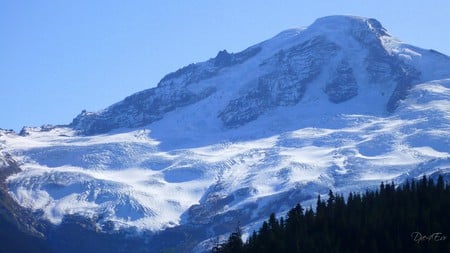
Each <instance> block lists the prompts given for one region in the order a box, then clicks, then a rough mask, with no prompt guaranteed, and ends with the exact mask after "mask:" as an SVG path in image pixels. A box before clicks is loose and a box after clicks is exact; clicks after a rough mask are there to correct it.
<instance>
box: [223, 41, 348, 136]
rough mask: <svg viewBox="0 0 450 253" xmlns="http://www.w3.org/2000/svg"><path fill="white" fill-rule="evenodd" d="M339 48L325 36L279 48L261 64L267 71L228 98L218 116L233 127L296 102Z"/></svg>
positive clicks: (226, 124) (228, 125) (227, 125)
mask: <svg viewBox="0 0 450 253" xmlns="http://www.w3.org/2000/svg"><path fill="white" fill-rule="evenodd" d="M338 50H339V47H338V46H337V45H336V44H334V43H333V42H331V41H328V40H327V39H326V38H325V37H315V38H313V39H311V40H309V41H306V42H304V43H301V44H300V45H297V46H294V47H292V48H290V49H289V50H287V51H286V52H285V51H284V50H281V51H280V52H278V53H277V54H276V55H274V56H273V57H271V58H269V59H267V60H266V61H264V62H263V63H262V64H261V65H260V68H261V69H263V70H265V71H264V72H269V73H267V74H264V75H262V76H260V77H259V78H258V82H257V85H256V87H255V88H253V89H250V90H249V91H248V92H247V94H245V95H244V96H242V97H239V98H237V99H234V100H231V101H230V102H229V104H228V105H227V106H226V107H225V108H224V109H223V110H222V111H221V112H220V113H219V115H218V117H219V118H220V119H221V120H222V122H223V124H224V125H225V126H226V127H229V128H236V127H239V126H241V125H244V124H246V123H248V122H250V121H253V120H255V119H256V118H258V116H260V115H261V114H263V113H264V112H266V111H267V110H268V109H271V108H273V107H276V106H289V105H295V104H297V103H298V102H300V100H301V99H302V97H303V95H304V93H305V91H306V88H307V85H308V83H310V82H311V81H313V80H314V79H315V78H316V77H317V76H318V75H319V74H320V72H321V70H322V65H323V64H325V63H326V57H331V56H333V55H334V54H336V52H337V51H338ZM267 70H269V71H267Z"/></svg>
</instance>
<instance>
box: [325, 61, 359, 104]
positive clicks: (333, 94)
mask: <svg viewBox="0 0 450 253" xmlns="http://www.w3.org/2000/svg"><path fill="white" fill-rule="evenodd" d="M325 93H327V95H328V99H329V100H330V101H331V102H333V103H341V102H344V101H347V100H349V99H351V98H352V97H354V96H356V95H358V84H357V82H356V79H355V76H354V75H353V69H352V68H351V67H350V66H349V64H348V62H347V61H341V62H340V64H339V65H338V66H337V68H336V73H335V76H334V77H333V79H332V80H331V82H329V83H327V86H326V87H325Z"/></svg>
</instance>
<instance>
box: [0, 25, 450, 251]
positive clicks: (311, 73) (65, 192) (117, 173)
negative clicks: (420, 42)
mask: <svg viewBox="0 0 450 253" xmlns="http://www.w3.org/2000/svg"><path fill="white" fill-rule="evenodd" d="M0 145H1V146H0V148H1V149H2V150H1V151H2V152H7V153H10V154H12V155H13V157H14V159H15V160H16V161H18V162H20V164H21V168H22V170H23V171H22V172H20V173H18V174H15V175H12V176H10V177H9V178H8V179H7V182H8V185H9V189H10V194H11V196H12V197H13V198H14V199H15V200H16V201H17V202H18V203H19V204H21V205H22V206H25V207H29V208H31V209H33V210H42V215H43V217H45V218H46V219H48V220H50V221H51V222H53V223H55V224H58V223H59V222H61V220H62V218H63V216H64V215H67V214H75V213H76V214H82V215H85V216H87V217H91V218H92V219H93V220H95V221H96V223H97V225H98V227H99V228H101V229H103V230H104V231H109V230H111V229H121V228H130V227H136V228H138V229H140V230H151V231H161V230H164V229H166V228H169V227H176V226H183V225H186V224H197V225H199V226H200V224H202V225H204V227H202V228H208V232H207V233H206V235H203V236H200V237H199V238H197V240H199V241H201V240H206V239H208V238H209V237H214V236H215V235H220V234H224V233H227V232H229V231H230V226H231V228H232V227H233V226H235V225H236V224H237V222H240V224H241V225H243V226H246V225H249V227H248V228H250V227H251V224H256V223H257V222H258V221H260V220H261V219H264V218H266V217H268V214H269V213H270V212H276V213H283V212H284V211H286V210H288V209H289V208H291V207H292V206H293V205H295V204H296V203H297V202H304V203H306V204H308V203H312V202H311V201H312V200H313V199H315V198H316V196H317V194H325V193H327V192H328V189H332V190H333V191H336V192H342V193H347V192H349V191H359V190H364V189H366V188H371V187H374V186H377V185H378V184H379V183H380V181H382V180H385V181H388V180H389V181H390V180H398V181H399V182H401V181H402V180H404V179H405V178H407V177H416V176H420V175H422V174H432V173H436V172H440V173H449V172H450V58H449V57H447V56H444V55H442V54H439V53H437V52H435V51H431V50H424V49H420V48H417V47H413V46H410V45H407V44H404V43H402V42H400V41H399V40H398V39H395V38H394V37H392V36H391V35H389V34H388V33H387V31H386V30H385V29H384V28H383V27H382V26H381V24H380V23H379V22H378V21H376V20H374V19H367V18H361V17H348V16H331V17H325V18H321V19H318V20H317V21H316V22H315V23H314V24H312V25H311V26H309V27H308V28H304V29H291V30H288V31H285V32H282V33H280V34H279V35H277V36H275V37H274V38H272V39H270V40H267V41H264V42H262V43H260V44H257V45H255V46H252V47H250V48H248V49H246V50H244V51H243V52H240V53H236V54H230V53H228V52H226V51H222V52H219V54H218V55H217V57H215V58H212V59H210V60H208V61H206V62H203V63H197V64H193V65H189V66H187V67H185V68H182V69H180V70H178V71H176V72H174V73H171V74H169V75H167V76H166V77H164V78H163V79H162V80H161V82H160V83H159V85H158V87H156V88H153V89H149V90H145V91H142V92H140V93H137V94H134V95H132V96H130V97H128V98H126V99H124V100H123V101H120V102H118V103H116V104H114V105H112V106H110V107H108V108H106V109H105V110H102V111H100V112H95V113H91V112H83V113H81V114H80V115H78V116H77V117H76V118H75V119H74V121H73V122H72V123H71V124H70V125H68V126H64V127H43V128H27V129H24V131H22V134H21V135H16V134H14V133H10V132H1V133H0ZM255 222H256V223H255ZM111 224H112V225H111ZM201 245H203V246H205V245H208V241H205V242H204V243H203V244H201ZM203 246H199V248H198V249H199V250H200V251H201V249H202V247H203Z"/></svg>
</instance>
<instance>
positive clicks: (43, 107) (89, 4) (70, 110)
mask: <svg viewBox="0 0 450 253" xmlns="http://www.w3.org/2000/svg"><path fill="white" fill-rule="evenodd" d="M334 14H350V15H358V16H366V17H373V18H376V19H378V20H379V21H380V22H381V23H382V24H383V25H384V26H385V27H386V28H387V29H388V30H389V32H390V33H391V34H393V35H395V36H396V37H398V38H400V39H401V40H403V41H405V42H408V43H409V44H413V45H416V46H420V47H423V48H433V49H436V50H438V51H441V52H442V53H445V54H450V33H449V31H450V1H448V0H441V1H433V0H429V1H423V0H412V1H402V0H394V1H393V0H390V1H384V0H382V1H381V0H379V1H366V0H339V1H337V0H328V1H324V0H314V1H300V0H297V1H294V0H292V1H290V0H288V1H280V0H278V1H277V0H273V1H264V0H260V1H253V0H245V1H243V0H209V1H207V0H193V1H184V0H179V1H170V0H165V1H163V0H161V1H159V0H153V1H152V0H149V1H113V0H105V1H95V0H89V1H84V0H77V1H49V0H41V1H35V0H29V1H25V0H17V1H9V0H0V128H6V129H10V128H12V129H14V130H20V128H21V127H22V126H24V125H27V126H40V125H42V124H46V123H49V124H67V123H70V122H71V120H72V118H74V117H75V116H76V115H77V114H78V113H79V112H81V110H83V109H87V110H88V111H97V110H100V109H102V108H104V107H106V106H108V105H111V104H112V103H114V102H117V101H119V100H121V99H123V98H124V97H126V96H128V95H130V94H132V93H134V92H137V91H140V90H143V89H146V88H150V87H154V86H155V85H156V84H157V83H158V81H159V80H160V79H161V78H162V77H163V76H164V75H165V74H167V73H169V72H172V71H175V70H176V69H178V68H180V67H182V66H184V65H187V64H189V63H192V62H199V61H204V60H207V59H209V58H211V57H214V56H215V55H216V54H217V52H218V51H219V50H222V49H227V50H228V51H229V52H237V51H240V50H243V49H245V48H246V47H248V46H250V45H253V44H255V43H258V42H260V41H262V40H265V39H268V38H270V37H272V36H274V35H275V34H277V33H278V32H280V31H282V30H285V29H288V28H292V27H299V26H307V25H309V24H311V23H312V22H313V21H314V20H315V19H316V18H319V17H322V16H327V15H334Z"/></svg>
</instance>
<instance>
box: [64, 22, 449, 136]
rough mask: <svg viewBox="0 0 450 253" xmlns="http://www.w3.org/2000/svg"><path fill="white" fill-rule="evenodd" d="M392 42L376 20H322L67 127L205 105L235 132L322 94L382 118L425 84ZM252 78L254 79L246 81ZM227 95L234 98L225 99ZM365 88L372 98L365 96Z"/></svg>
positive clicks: (114, 123)
mask: <svg viewBox="0 0 450 253" xmlns="http://www.w3.org/2000/svg"><path fill="white" fill-rule="evenodd" d="M393 41H395V39H394V38H393V37H391V36H390V35H389V34H388V33H387V32H386V30H385V29H384V28H383V27H382V25H381V24H380V23H379V22H378V21H377V20H375V19H364V18H357V17H343V16H332V17H326V18H322V19H319V20H317V21H316V22H315V23H314V24H312V25H311V26H310V27H308V28H306V29H304V30H298V31H297V32H296V33H295V32H292V31H291V32H290V31H286V32H283V33H281V34H280V35H278V36H276V37H274V38H273V39H271V40H268V41H265V42H262V43H260V44H257V45H254V46H252V47H250V48H248V49H246V50H244V51H242V52H240V53H236V54H233V53H231V54H230V53H228V52H227V51H225V50H224V51H221V52H219V53H218V55H217V56H216V57H215V58H212V59H210V60H208V61H206V62H202V63H196V64H190V65H188V66H186V67H184V68H181V69H179V70H177V71H176V72H173V73H170V74H168V75H166V76H165V77H164V78H163V79H162V80H161V81H160V82H159V84H158V85H157V87H155V88H151V89H148V90H144V91H141V92H138V93H136V94H134V95H131V96H129V97H127V98H125V99H124V100H123V101H121V102H118V103H116V104H114V105H112V106H110V107H108V108H106V109H105V110H102V111H100V112H95V113H93V112H86V111H83V112H82V113H81V114H80V115H78V116H77V117H76V118H75V119H74V120H73V122H72V123H71V124H70V127H73V128H75V129H77V130H79V131H80V132H81V133H83V134H86V135H93V134H100V133H105V132H108V131H110V130H113V129H117V128H136V127H141V126H144V125H148V124H151V123H153V122H155V121H158V120H160V119H162V118H163V117H164V116H165V115H166V114H168V113H170V112H173V111H175V110H176V109H180V108H184V107H188V106H190V105H193V104H196V103H198V102H200V101H202V100H207V101H208V102H207V103H208V104H209V106H211V107H213V108H214V115H212V117H213V118H214V117H215V118H219V119H220V121H221V124H222V125H223V126H224V127H225V128H237V127H239V126H242V125H245V124H247V123H249V122H251V121H255V120H257V119H258V117H259V116H261V115H263V114H265V113H267V112H268V111H270V110H271V109H273V108H276V107H279V106H284V107H289V106H291V107H292V106H293V105H296V104H298V103H299V102H301V101H302V100H303V99H304V97H305V93H308V92H311V93H312V92H314V90H317V89H319V90H320V91H321V92H323V93H324V94H325V95H326V97H327V98H328V100H329V101H330V102H331V103H336V104H337V103H345V102H346V101H349V100H352V99H353V98H354V97H356V96H361V97H362V99H364V98H365V99H368V100H380V101H382V106H383V108H377V110H376V111H377V112H381V113H383V112H386V113H389V112H390V113H391V112H393V111H395V109H396V108H397V106H398V103H399V101H400V100H402V99H404V98H405V97H406V95H407V93H408V91H409V90H410V89H411V87H412V86H413V85H414V84H417V83H420V82H423V81H428V80H427V78H428V77H427V76H423V75H421V70H420V69H419V68H418V66H419V65H420V64H418V63H417V62H416V60H415V59H414V56H415V55H414V54H412V53H411V52H412V50H409V51H408V50H403V51H399V50H393V49H392V48H391V47H392V45H391V44H392V43H393ZM406 47H408V46H406ZM411 48H412V49H414V50H416V51H417V50H418V49H417V48H414V47H411ZM419 53H420V54H421V55H422V56H423V59H421V60H422V61H428V58H439V57H442V56H441V55H439V54H438V53H434V52H433V51H425V50H420V52H419ZM408 54H410V55H408ZM446 60H447V62H446V63H445V64H446V65H447V66H450V59H446ZM243 70H244V71H243ZM253 73H254V74H253ZM247 74H251V76H250V78H241V77H242V76H243V75H247ZM224 89H228V90H230V89H231V90H232V91H233V94H232V95H231V96H227V94H225V92H224ZM367 89H370V90H371V92H364V91H365V90H367ZM371 93H375V94H371Z"/></svg>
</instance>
